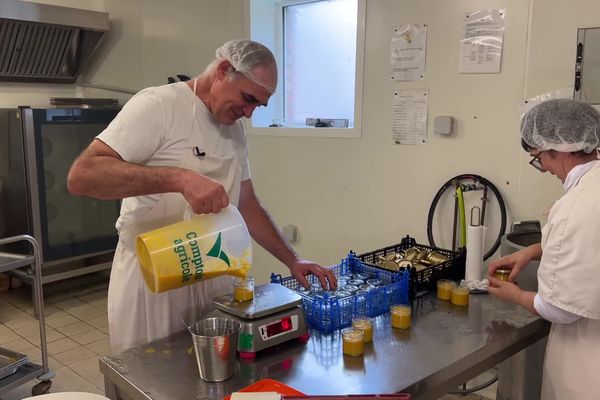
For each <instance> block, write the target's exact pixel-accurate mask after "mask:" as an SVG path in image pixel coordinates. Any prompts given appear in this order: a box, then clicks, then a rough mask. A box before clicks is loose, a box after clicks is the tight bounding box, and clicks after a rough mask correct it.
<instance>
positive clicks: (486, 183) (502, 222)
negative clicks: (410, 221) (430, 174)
mask: <svg viewBox="0 0 600 400" xmlns="http://www.w3.org/2000/svg"><path fill="white" fill-rule="evenodd" d="M464 179H470V180H472V181H473V182H475V183H481V184H482V185H484V186H486V187H487V188H488V189H490V190H491V191H492V193H494V196H496V199H497V200H498V207H499V208H500V229H499V232H498V236H497V237H496V241H495V242H494V244H493V245H492V247H491V248H490V250H489V251H488V252H487V253H485V255H484V256H483V259H484V260H487V259H488V258H490V257H491V256H492V255H493V254H494V253H495V252H496V250H498V247H500V241H501V240H502V236H503V235H504V232H505V231H506V207H505V205H504V199H503V198H502V195H500V192H499V191H498V189H497V188H496V186H494V184H493V183H492V182H490V181H488V180H487V179H485V178H484V177H482V176H479V175H475V174H463V175H457V176H455V177H454V178H452V179H450V180H448V181H447V182H446V183H444V185H442V187H441V188H440V190H438V191H437V193H436V194H435V196H434V197H433V200H432V201H431V206H429V212H428V213H427V239H428V240H429V245H430V246H432V247H437V246H436V245H435V240H434V238H433V215H434V213H435V209H436V207H437V204H438V202H439V201H440V199H441V198H442V195H443V194H444V192H446V190H448V188H450V187H453V188H454V187H456V185H457V184H458V183H459V182H460V181H461V180H464ZM452 250H454V249H452Z"/></svg>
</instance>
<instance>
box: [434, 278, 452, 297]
mask: <svg viewBox="0 0 600 400" xmlns="http://www.w3.org/2000/svg"><path fill="white" fill-rule="evenodd" d="M455 285H456V283H454V282H453V281H451V280H448V279H440V280H439V281H438V282H437V297H438V299H440V300H450V292H451V291H452V287H453V286H455Z"/></svg>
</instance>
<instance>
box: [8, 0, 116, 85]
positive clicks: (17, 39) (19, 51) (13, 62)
mask: <svg viewBox="0 0 600 400" xmlns="http://www.w3.org/2000/svg"><path fill="white" fill-rule="evenodd" d="M108 28H109V22H108V14H107V13H105V12H99V11H89V10H80V9H77V8H69V7H59V6H52V5H47V4H38V3H31V2H27V1H19V0H0V81H13V82H57V83H73V82H75V80H76V79H77V77H78V76H79V74H80V72H81V71H82V68H83V66H84V64H85V63H86V62H87V61H88V60H89V59H90V57H91V56H92V54H93V53H94V51H95V50H96V48H97V46H98V44H99V43H100V40H101V39H102V36H104V33H105V32H107V31H108Z"/></svg>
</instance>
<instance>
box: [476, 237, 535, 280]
mask: <svg viewBox="0 0 600 400" xmlns="http://www.w3.org/2000/svg"><path fill="white" fill-rule="evenodd" d="M541 254H542V250H541V246H540V245H539V244H534V245H531V246H529V247H525V248H524V249H521V250H519V251H517V252H516V253H512V254H509V255H507V256H504V257H501V258H499V259H497V260H494V261H492V262H491V263H490V265H489V267H488V275H489V276H488V278H490V277H493V276H494V272H496V270H497V269H500V268H502V269H509V270H510V276H509V277H508V280H509V281H510V282H514V281H515V279H516V278H517V276H518V275H519V273H520V272H521V270H523V268H525V266H526V265H527V264H529V262H530V261H531V260H533V259H536V258H537V259H539V257H540V256H541Z"/></svg>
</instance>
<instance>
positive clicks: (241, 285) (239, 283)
mask: <svg viewBox="0 0 600 400" xmlns="http://www.w3.org/2000/svg"><path fill="white" fill-rule="evenodd" d="M253 298H254V278H253V277H251V276H247V277H246V278H234V279H233V299H234V300H235V301H237V302H240V303H242V302H244V301H250V300H252V299H253Z"/></svg>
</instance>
